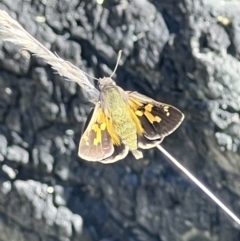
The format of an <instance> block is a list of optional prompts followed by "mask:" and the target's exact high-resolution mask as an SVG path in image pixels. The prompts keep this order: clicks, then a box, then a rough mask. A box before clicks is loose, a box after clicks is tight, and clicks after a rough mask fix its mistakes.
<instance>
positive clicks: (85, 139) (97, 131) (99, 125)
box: [78, 102, 114, 161]
mask: <svg viewBox="0 0 240 241" xmlns="http://www.w3.org/2000/svg"><path fill="white" fill-rule="evenodd" d="M101 112H102V109H101V107H100V103H99V102H98V103H97V104H96V106H95V108H94V110H92V111H91V112H90V114H89V116H88V118H87V121H86V124H85V128H84V133H83V135H82V137H81V140H80V144H79V150H78V155H79V157H81V158H82V159H85V160H87V161H102V160H103V159H106V158H108V157H110V156H111V155H112V154H113V152H114V147H113V144H112V141H111V137H110V135H109V133H108V131H107V128H106V123H105V122H104V119H103V118H101V120H100V121H99V118H98V117H99V115H100V114H102V113H101Z"/></svg>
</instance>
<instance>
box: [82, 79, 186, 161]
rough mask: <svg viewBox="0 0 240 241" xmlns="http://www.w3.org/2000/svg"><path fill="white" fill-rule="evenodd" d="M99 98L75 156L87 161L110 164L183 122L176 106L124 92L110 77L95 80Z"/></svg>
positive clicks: (137, 155) (139, 154)
mask: <svg viewBox="0 0 240 241" xmlns="http://www.w3.org/2000/svg"><path fill="white" fill-rule="evenodd" d="M98 81H99V90H100V95H99V100H98V101H97V103H96V105H95V107H94V108H93V109H92V110H91V111H90V114H89V115H88V118H87V121H86V123H85V126H84V129H83V130H84V131H83V135H82V137H81V139H80V143H79V150H78V155H79V157H80V158H82V159H85V160H87V161H93V162H96V161H98V162H101V163H105V164H107V163H113V162H116V161H119V160H121V159H123V158H125V157H126V156H127V154H128V153H129V152H132V154H133V155H134V157H135V158H136V159H139V158H142V157H143V155H142V152H141V151H140V150H139V149H149V148H153V147H155V146H157V145H158V144H159V143H161V142H162V141H163V139H164V137H165V136H168V135H169V134H171V133H172V132H173V131H174V130H176V129H177V127H178V126H179V125H180V124H181V123H182V121H183V119H184V114H183V113H182V112H181V111H180V110H178V109H177V108H175V107H173V106H171V105H168V104H164V103H161V102H157V101H155V100H153V99H151V98H149V97H147V96H145V95H142V94H139V93H138V92H135V91H124V90H123V89H122V88H121V87H119V86H117V85H116V83H115V82H114V81H113V80H112V78H111V77H105V78H100V79H98Z"/></svg>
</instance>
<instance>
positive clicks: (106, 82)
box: [98, 77, 116, 91]
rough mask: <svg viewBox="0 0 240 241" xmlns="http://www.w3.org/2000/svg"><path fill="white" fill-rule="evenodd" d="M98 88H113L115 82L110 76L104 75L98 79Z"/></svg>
mask: <svg viewBox="0 0 240 241" xmlns="http://www.w3.org/2000/svg"><path fill="white" fill-rule="evenodd" d="M98 86H99V89H100V91H104V90H105V89H108V88H113V87H115V86H116V83H115V82H114V81H113V79H112V78H110V77H104V78H100V79H99V85H98Z"/></svg>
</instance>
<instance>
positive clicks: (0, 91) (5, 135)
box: [0, 0, 240, 241]
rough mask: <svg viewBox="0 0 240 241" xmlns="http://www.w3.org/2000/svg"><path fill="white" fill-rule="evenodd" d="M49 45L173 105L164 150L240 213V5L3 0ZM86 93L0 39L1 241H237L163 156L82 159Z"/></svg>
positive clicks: (91, 70)
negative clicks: (177, 123)
mask: <svg viewBox="0 0 240 241" xmlns="http://www.w3.org/2000/svg"><path fill="white" fill-rule="evenodd" d="M0 9H3V10H5V11H7V12H8V13H9V14H10V15H11V16H12V17H14V18H15V19H17V20H18V21H19V22H20V23H21V25H23V26H24V28H25V29H26V30H27V31H28V32H29V33H30V34H32V35H33V36H34V37H35V38H37V39H38V40H39V41H40V42H41V43H43V44H44V45H45V46H46V47H47V48H49V49H51V50H52V51H54V52H57V54H58V55H59V56H61V57H63V58H65V59H67V60H69V61H71V62H73V63H74V64H75V65H77V66H78V67H80V68H81V69H82V70H84V71H86V72H87V73H88V74H91V75H94V76H96V77H103V76H109V75H110V74H111V72H112V70H113V68H114V65H115V63H116V56H117V53H118V51H119V50H120V49H122V50H123V56H122V59H121V64H120V66H119V67H118V70H117V72H116V75H115V79H116V82H117V84H118V85H120V86H121V87H123V88H124V89H128V90H137V91H139V92H141V93H143V94H145V95H148V96H151V97H153V98H155V99H156V100H159V101H162V102H166V103H169V104H172V105H175V106H176V107H178V108H179V109H181V110H182V111H183V112H184V114H185V116H186V119H185V121H184V123H183V124H182V125H181V127H180V128H179V129H178V130H177V131H176V132H175V133H174V134H172V135H171V136H169V137H168V138H166V139H165V140H164V142H163V146H164V147H165V148H166V149H167V150H168V151H169V152H170V153H171V154H172V155H173V156H175V157H176V158H177V159H178V160H179V161H180V162H181V163H182V164H184V165H185V167H187V168H188V169H190V170H191V171H192V172H193V173H194V174H195V175H196V176H197V177H198V178H199V179H200V180H202V181H203V182H204V183H205V184H206V185H207V186H208V187H209V188H210V189H211V190H212V191H213V192H214V193H216V194H217V196H219V197H221V199H222V200H224V203H226V204H228V205H229V207H230V208H231V209H232V210H234V211H235V212H236V214H238V215H240V202H239V198H240V185H239V182H240V119H239V114H240V63H239V58H240V47H239V46H240V37H239V36H240V35H239V33H240V30H239V25H240V18H239V16H240V2H239V1H216V0H211V1H209V0H205V1H204V0H178V1H176V0H168V1H166V0H151V1H147V0H133V1H128V0H114V1H107V0H105V1H104V2H103V4H100V1H97V0H90V1H89V0H82V1H79V0H72V1H66V0H61V1H56V0H48V1H27V2H26V1H23V0H17V1H16V0H2V1H0ZM85 97H86V93H84V91H82V90H80V88H79V87H78V86H77V85H76V84H75V83H72V82H67V81H65V80H64V79H62V78H61V77H59V76H58V75H55V74H54V73H53V71H52V70H51V68H50V66H48V65H47V64H45V63H44V61H42V60H41V59H38V58H35V57H33V56H30V55H29V53H28V52H27V51H20V49H19V47H18V46H15V45H13V44H11V43H8V42H5V43H3V42H0V164H1V175H0V233H1V240H2V241H9V240H12V241H14V240H17V241H29V240H31V241H35V240H36V241H40V240H42V241H53V240H55V241H68V240H73V241H74V240H78V241H87V240H89V241H100V240H101V241H119V240H132V241H133V240H134V241H135V240H136V241H157V240H159V241H160V240H161V241H174V240H176V241H178V240H179V241H193V240H194V241H196V240H199V241H212V240H219V241H225V240H228V241H238V240H239V239H240V229H239V226H237V225H236V224H235V223H234V222H233V221H232V220H230V219H229V218H228V217H227V215H226V214H225V213H223V211H222V210H220V209H219V207H218V206H217V205H216V204H215V203H213V202H212V201H211V200H210V199H209V198H208V197H206V195H205V194H203V193H202V191H200V190H199V189H198V188H197V187H196V186H195V185H193V184H192V183H191V182H190V181H189V180H188V179H187V178H185V176H184V175H182V173H181V172H180V171H179V170H178V169H176V168H175V167H173V166H172V165H171V164H169V162H167V161H166V158H164V157H163V155H162V154H161V153H159V151H157V150H149V151H145V152H144V159H142V160H138V161H136V160H134V158H133V157H132V156H131V155H129V156H128V157H127V158H126V159H125V160H122V161H120V162H118V163H115V164H112V165H102V164H98V163H96V164H95V163H88V162H86V161H83V160H80V159H79V158H78V157H77V148H78V142H79V138H80V135H81V128H82V126H83V124H84V121H85V120H86V116H87V113H88V112H89V108H90V104H89V103H88V102H87V100H86V98H85Z"/></svg>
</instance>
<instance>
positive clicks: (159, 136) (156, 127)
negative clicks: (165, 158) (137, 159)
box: [127, 92, 184, 149]
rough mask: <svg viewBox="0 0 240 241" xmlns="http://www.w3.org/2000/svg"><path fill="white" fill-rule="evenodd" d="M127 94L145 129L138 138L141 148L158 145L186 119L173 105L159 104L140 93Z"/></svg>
mask: <svg viewBox="0 0 240 241" xmlns="http://www.w3.org/2000/svg"><path fill="white" fill-rule="evenodd" d="M127 93H128V102H129V105H130V106H131V108H132V109H133V111H134V112H135V114H136V116H137V117H138V119H139V120H140V123H141V125H142V127H143V129H144V134H143V135H142V136H141V135H139V137H138V143H139V144H138V146H139V147H140V148H143V149H148V148H152V147H154V146H156V145H158V144H159V143H161V142H162V141H163V139H164V137H165V136H167V135H169V134H171V133H172V132H173V131H174V130H176V129H177V128H178V126H179V125H180V124H181V122H182V121H183V119H184V114H183V113H182V112H181V111H180V110H178V109H177V108H175V107H173V106H171V105H168V104H164V103H161V102H157V101H155V100H153V99H151V98H149V97H147V96H144V95H141V94H139V93H138V92H127Z"/></svg>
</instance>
